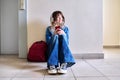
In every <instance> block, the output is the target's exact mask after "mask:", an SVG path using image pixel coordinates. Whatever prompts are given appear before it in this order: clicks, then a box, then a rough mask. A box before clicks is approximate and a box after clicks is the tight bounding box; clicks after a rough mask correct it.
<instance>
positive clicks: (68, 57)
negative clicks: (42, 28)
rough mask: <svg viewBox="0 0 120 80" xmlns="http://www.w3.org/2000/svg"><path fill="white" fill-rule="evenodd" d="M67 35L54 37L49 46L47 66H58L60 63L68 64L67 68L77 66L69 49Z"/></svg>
mask: <svg viewBox="0 0 120 80" xmlns="http://www.w3.org/2000/svg"><path fill="white" fill-rule="evenodd" d="M66 39H67V38H66V36H65V35H54V36H52V38H51V40H50V44H48V61H47V66H48V67H49V66H52V65H54V66H56V67H57V66H58V65H59V63H60V64H62V63H67V67H71V66H72V65H73V64H75V61H74V58H73V56H72V54H71V51H70V49H69V47H68V42H67V40H66Z"/></svg>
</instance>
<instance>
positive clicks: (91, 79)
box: [77, 77, 109, 80]
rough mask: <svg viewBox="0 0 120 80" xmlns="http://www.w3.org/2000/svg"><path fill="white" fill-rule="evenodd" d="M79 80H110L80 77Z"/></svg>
mask: <svg viewBox="0 0 120 80" xmlns="http://www.w3.org/2000/svg"><path fill="white" fill-rule="evenodd" d="M77 80H109V79H107V78H106V77H80V78H77Z"/></svg>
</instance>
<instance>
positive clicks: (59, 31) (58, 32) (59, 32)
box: [56, 29, 65, 35]
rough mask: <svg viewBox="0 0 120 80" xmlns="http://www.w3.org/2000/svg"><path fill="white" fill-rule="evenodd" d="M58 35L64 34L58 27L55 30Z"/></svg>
mask: <svg viewBox="0 0 120 80" xmlns="http://www.w3.org/2000/svg"><path fill="white" fill-rule="evenodd" d="M56 32H57V34H58V35H63V34H65V32H64V31H63V30H62V29H59V30H57V31H56Z"/></svg>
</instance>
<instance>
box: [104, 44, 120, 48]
mask: <svg viewBox="0 0 120 80" xmlns="http://www.w3.org/2000/svg"><path fill="white" fill-rule="evenodd" d="M103 48H120V45H104V46H103Z"/></svg>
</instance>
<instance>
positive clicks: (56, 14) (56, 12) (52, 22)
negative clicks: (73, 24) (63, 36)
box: [50, 11, 65, 25]
mask: <svg viewBox="0 0 120 80" xmlns="http://www.w3.org/2000/svg"><path fill="white" fill-rule="evenodd" d="M59 15H61V16H62V18H63V24H64V23H65V17H64V16H63V13H62V12H61V11H54V12H53V13H52V15H51V17H50V21H51V24H52V25H53V24H54V21H56V20H57V17H58V16H59Z"/></svg>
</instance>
